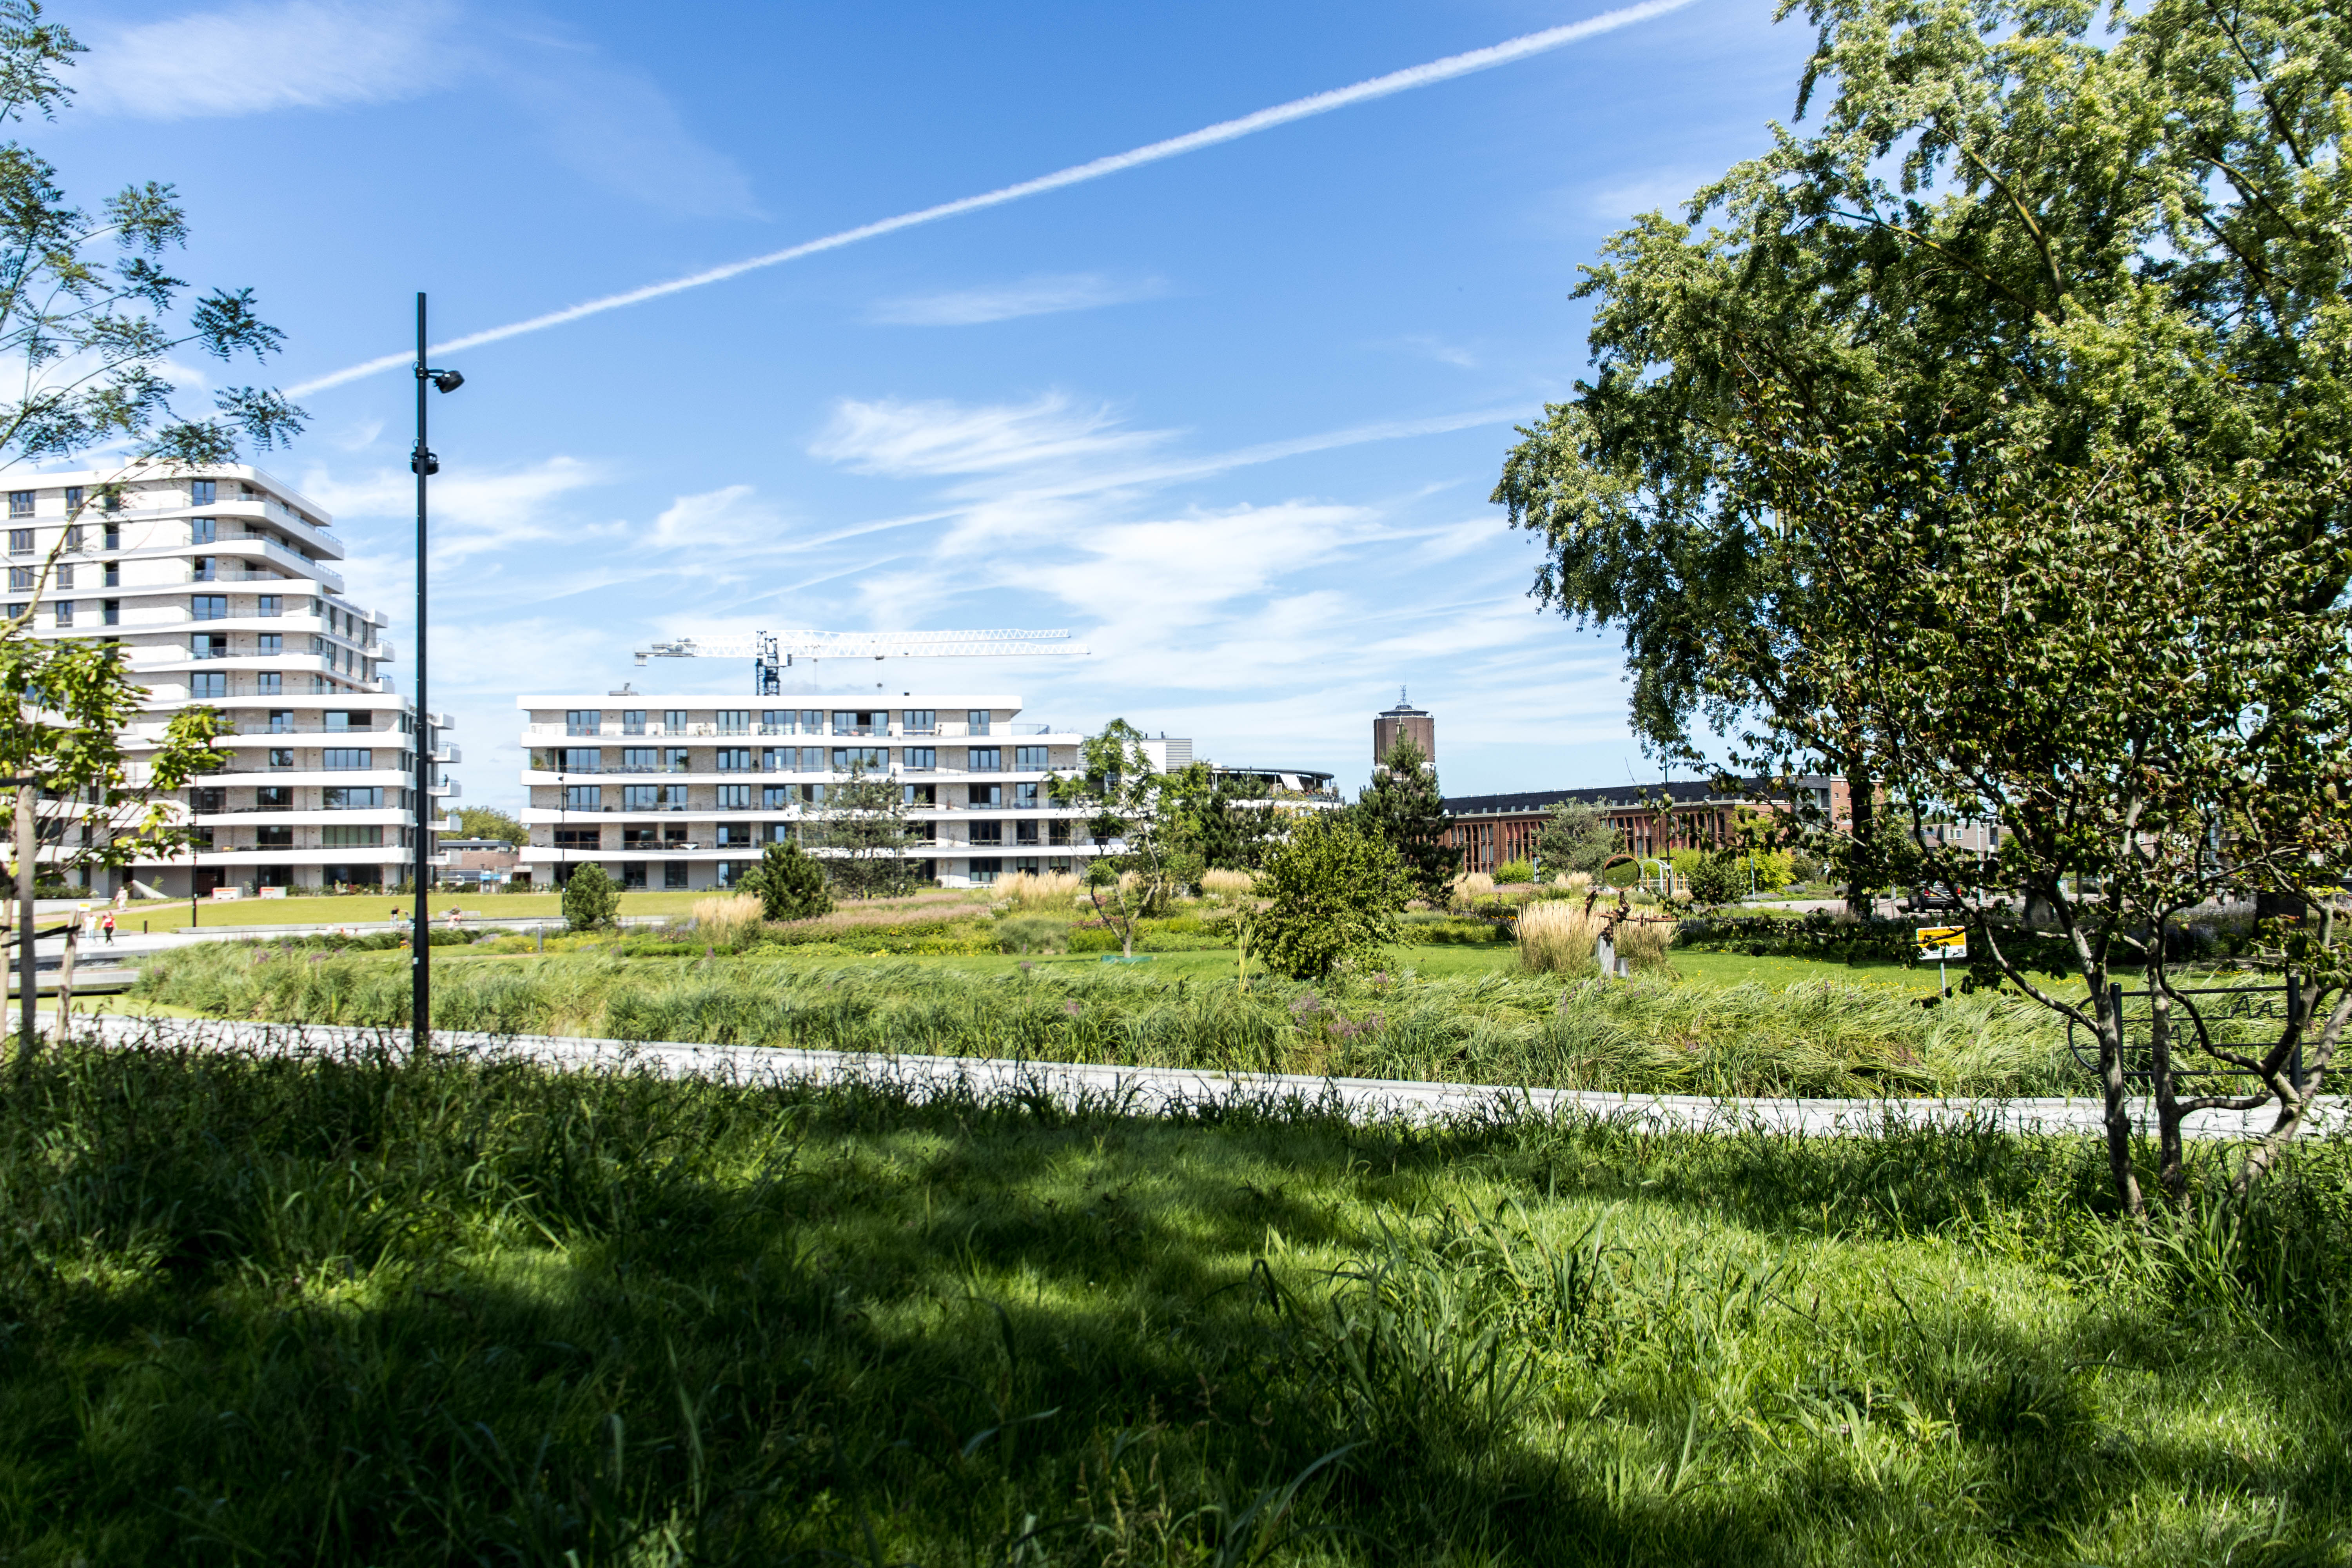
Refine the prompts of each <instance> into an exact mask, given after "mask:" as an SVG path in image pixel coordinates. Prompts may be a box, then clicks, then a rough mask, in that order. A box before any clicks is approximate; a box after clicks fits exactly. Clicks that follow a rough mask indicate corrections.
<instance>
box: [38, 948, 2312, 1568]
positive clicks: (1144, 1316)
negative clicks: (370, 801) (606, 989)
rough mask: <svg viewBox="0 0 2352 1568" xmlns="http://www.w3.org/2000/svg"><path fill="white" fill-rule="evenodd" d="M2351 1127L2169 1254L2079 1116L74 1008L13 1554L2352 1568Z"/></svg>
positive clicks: (41, 1131) (271, 1559)
mask: <svg viewBox="0 0 2352 1568" xmlns="http://www.w3.org/2000/svg"><path fill="white" fill-rule="evenodd" d="M1616 989H1617V991H1618V992H1619V993H1621V994H1622V993H1623V992H1625V991H1626V989H1627V988H1625V987H1622V986H1620V987H1618V988H1616ZM1088 1005H1091V1003H1089V1004H1088ZM2103 1163H2104V1154H2103V1152H2101V1151H2099V1150H2098V1149H2097V1148H2095V1146H2093V1144H2092V1143H2091V1142H2089V1141H2087V1140H2060V1139H2040V1140H2037V1139H2013V1138H2005V1137H2000V1136H1997V1135H1992V1134H1988V1133H1981V1132H1969V1131H1957V1132H1942V1133H1902V1134H1896V1135H1894V1136H1890V1137H1887V1138H1885V1139H1883V1140H1875V1141H1874V1140H1840V1141H1815V1140H1806V1139H1801V1138H1785V1137H1774V1136H1763V1135H1727V1136H1716V1137H1702V1136H1693V1135H1657V1134H1652V1133H1643V1132H1638V1131H1633V1130H1630V1129H1621V1128H1618V1127H1615V1126H1612V1125H1610V1124H1608V1123H1606V1122H1603V1121H1584V1120H1563V1121H1524V1120H1517V1119H1511V1118H1507V1117H1499V1116H1496V1117H1486V1118H1475V1119H1470V1118H1465V1119H1463V1120H1459V1121H1454V1122H1451V1123H1448V1124H1445V1125H1443V1126H1437V1127H1424V1128H1412V1127H1406V1126H1370V1127H1367V1126H1360V1125H1351V1124H1349V1123H1348V1122H1346V1121H1342V1120H1340V1119H1339V1118H1337V1117H1333V1116H1329V1115H1327V1114H1325V1113H1323V1112H1321V1111H1318V1110H1317V1109H1316V1108H1314V1107H1311V1106H1303V1105H1297V1104H1291V1105H1286V1106H1266V1105H1258V1104H1252V1103H1248V1102H1241V1101H1237V1102H1227V1103H1217V1104H1204V1105H1202V1106H1200V1107H1198V1108H1196V1109H1195V1110H1192V1112H1190V1113H1182V1114H1178V1115H1174V1116H1170V1117H1166V1118H1160V1119H1153V1120H1136V1119H1132V1118H1129V1117H1127V1116H1125V1115H1122V1114H1120V1113H1119V1112H1118V1109H1117V1108H1116V1107H1114V1106H1111V1105H1108V1104H1105V1103H1095V1104H1088V1105H1082V1106H1079V1107H1076V1108H1075V1109H1073V1108H1068V1107H1060V1106H1055V1105H1053V1104H1050V1103H1045V1102H1042V1101H1035V1100H1024V1099H1023V1098H1022V1097H1020V1096H1017V1095H1016V1096H1007V1097H1004V1098H1003V1099H999V1100H982V1099H979V1098H975V1097H971V1096H962V1097H950V1098H948V1099H946V1100H939V1101H935V1102H931V1103H925V1104H915V1103H911V1102H909V1101H908V1100H904V1099H902V1098H899V1097H898V1096H896V1095H894V1094H893V1093H892V1092H891V1091H889V1090H887V1089H884V1088H881V1087H877V1086H855V1085H852V1086H843V1087H836V1088H831V1089H813V1088H809V1087H806V1086H797V1085H776V1086H768V1087H761V1088H752V1087H748V1086H742V1085H735V1084H729V1083H724V1082H717V1081H711V1080H708V1079H688V1080H683V1081H680V1080H667V1079H659V1078H656V1077H654V1076H652V1075H650V1074H646V1073H635V1072H608V1073H597V1074H574V1075H558V1074H551V1073H547V1072H542V1071H539V1070H536V1069H532V1068H526V1067H521V1066H519V1065H516V1064H512V1063H507V1062H500V1061H497V1060H492V1059H480V1058H465V1057H451V1056H443V1057H436V1058H428V1059H425V1060H421V1061H404V1060H401V1059H398V1058H395V1057H394V1056H393V1055H392V1054H391V1053H389V1052H385V1053H381V1054H378V1053H368V1052H361V1053H356V1054H354V1055H353V1056H351V1057H349V1058H310V1059H291V1058H257V1057H253V1056H248V1055H240V1054H236V1053H233V1052H223V1053H212V1054H206V1053H201V1052H189V1051H178V1050H173V1049H168V1048H163V1047H152V1046H151V1047H131V1048H126V1049H118V1050H109V1051H104V1052H98V1051H89V1050H83V1049H79V1048H73V1047H68V1048H65V1049H61V1050H57V1051H53V1052H49V1053H46V1054H45V1055H44V1057H43V1058H41V1059H40V1060H39V1061H38V1062H37V1063H36V1064H35V1065H34V1068H33V1069H32V1070H31V1071H30V1072H29V1073H28V1074H27V1075H26V1077H25V1078H24V1079H21V1080H15V1081H13V1082H12V1092H11V1093H10V1094H8V1095H7V1096H5V1097H0V1204H5V1208H6V1213H7V1215H8V1222H9V1223H8V1226H7V1227H6V1229H5V1236H0V1302H5V1337H0V1346H4V1347H5V1354H0V1404H5V1409H6V1410H7V1412H8V1417H9V1418H8V1419H7V1420H6V1421H5V1422H0V1476H5V1478H6V1482H7V1484H6V1488H5V1492H0V1554H4V1555H5V1557H6V1558H7V1559H8V1560H9V1561H11V1562H23V1563H89V1564H92V1565H93V1568H114V1565H117V1564H147V1563H352V1564H359V1563H369V1564H382V1565H384V1568H407V1565H409V1564H426V1563H430V1564H436V1565H437V1564H446V1563H548V1564H563V1563H578V1564H588V1563H614V1564H622V1563H627V1564H656V1563H659V1564H680V1563H810V1564H820V1563H861V1564H873V1565H879V1564H886V1563H926V1564H929V1563H941V1564H958V1565H961V1564H999V1563H1002V1564H1013V1563H1024V1564H1037V1563H1086V1564H1097V1565H1114V1564H1116V1565H1134V1564H1147V1563H1148V1564H1171V1565H1172V1564H1198V1565H1202V1568H1207V1565H1210V1564H1233V1565H1235V1568H1239V1565H1241V1564H1265V1565H1268V1568H1290V1565H1305V1564H1314V1565H1317V1568H1357V1565H1359V1564H1360V1565H1364V1568H1371V1565H1374V1564H1379V1565H1383V1568H1385V1565H1388V1564H1395V1563H1482V1564H1496V1565H1519V1564H1526V1565H1530V1568H1534V1565H1543V1568H1552V1565H1565V1568H1584V1565H1586V1564H1595V1565H1597V1564H1603V1563H1607V1564H1622V1563H1676V1564H1679V1563H1755V1564H1758V1565H1759V1568H1768V1565H1769V1568H1816V1565H1818V1568H1850V1565H1853V1568H1858V1565H1860V1564H1864V1563H1895V1562H1900V1563H1918V1564H1926V1565H1932V1568H1996V1565H1999V1568H2007V1565H2009V1564H2015V1563H2033V1564H2051V1565H2053V1568H2054V1565H2055V1564H2059V1563H2083V1562H2097V1563H2131V1564H2135V1565H2146V1568H2157V1565H2169V1564H2174V1563H2266V1564H2273V1565H2274V1568H2284V1565H2285V1564H2290V1563H2295V1564H2319V1563H2340V1562H2342V1561H2343V1557H2344V1549H2345V1544H2346V1542H2347V1540H2352V1468H2347V1467H2346V1465H2345V1464H2344V1462H2343V1420H2344V1412H2345V1411H2346V1410H2347V1408H2352V1366H2347V1362H2346V1360H2345V1358H2344V1357H2343V1355H2342V1353H2341V1347H2342V1345H2343V1343H2344V1342H2345V1338H2346V1336H2347V1333H2352V1289H2347V1287H2346V1284H2345V1281H2347V1279H2352V1210H2347V1204H2346V1202H2345V1194H2346V1192H2347V1188H2352V1172H2347V1164H2352V1162H2348V1161H2347V1149H2346V1148H2345V1147H2344V1146H2343V1145H2341V1144H2336V1145H2329V1144H2311V1145H2306V1146H2305V1148H2304V1149H2303V1150H2302V1151H2301V1152H2299V1153H2298V1155H2297V1158H2296V1160H2295V1162H2294V1163H2293V1164H2292V1166H2291V1167H2290V1168H2289V1169H2288V1170H2287V1172H2286V1173H2284V1177H2283V1178H2282V1180H2280V1181H2279V1182H2278V1183H2277V1184H2274V1185H2273V1187H2271V1188H2266V1189H2265V1192H2264V1194H2263V1197H2262V1199H2261V1202H2262V1204H2263V1205H2264V1206H2263V1207H2262V1208H2261V1209H2260V1210H2259V1211H2258V1212H2257V1214H2256V1215H2255V1216H2254V1217H2256V1218H2258V1219H2259V1220H2260V1222H2261V1223H2259V1224H2244V1223H2241V1221H2242V1219H2243V1218H2244V1217H2246V1216H2245V1214H2244V1211H2240V1210H2235V1209H2233V1208H2231V1206H2230V1205H2228V1204H2226V1202H2224V1201H2221V1199H2220V1197H2219V1194H2218V1192H2217V1191H2216V1190H2214V1189H2215V1188H2217V1187H2218V1184H2213V1183H2211V1182H2210V1174H2211V1173H2210V1172H2208V1171H2207V1170H2206V1169H2204V1168H2202V1167H2200V1169H2199V1170H2198V1171H2197V1172H2196V1173H2195V1178H2196V1180H2197V1181H2198V1182H2199V1184H2200V1188H2201V1189H2203V1190H2204V1196H2205V1197H2206V1199H2207V1201H2206V1203H2205V1204H2203V1205H2200V1213H2201V1214H2207V1215H2217V1216H2218V1217H2217V1218H2215V1219H2213V1220H2211V1221H2210V1222H2207V1223H2203V1224H2191V1225H2186V1226H2175V1225H2167V1226H2159V1228H2158V1232H2157V1234H2156V1235H2155V1236H2153V1237H2151V1238H2149V1239H2147V1240H2145V1241H2143V1240H2141V1239H2139V1238H2138V1237H2137V1233H2135V1232H2131V1231H2129V1230H2126V1229H2125V1228H2123V1227H2121V1226H2117V1225H2116V1224H2115V1223H2114V1222H2113V1221H2112V1219H2111V1218H2109V1217H2108V1216H2107V1215H2106V1214H2105V1211H2104V1210H2103V1209H2102V1208H2101V1206H2100V1205H2101V1204H2102V1201H2103V1198H2102V1194H2103V1193H2104V1181H2103ZM2262 1237H2272V1238H2274V1239H2273V1240H2270V1241H2264V1240H2262V1239H2259V1238H2262Z"/></svg>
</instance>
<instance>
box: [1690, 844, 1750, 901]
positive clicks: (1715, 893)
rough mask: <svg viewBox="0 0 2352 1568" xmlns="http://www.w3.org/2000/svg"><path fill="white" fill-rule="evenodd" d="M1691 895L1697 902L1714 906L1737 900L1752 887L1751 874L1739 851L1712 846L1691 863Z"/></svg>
mask: <svg viewBox="0 0 2352 1568" xmlns="http://www.w3.org/2000/svg"><path fill="white" fill-rule="evenodd" d="M1685 874H1686V875H1687V876H1688V877H1689V878H1690V894H1691V899H1692V900H1693V901H1694V902H1696V903H1700V904H1706V905H1708V906H1714V905H1717V904H1728V903H1735V902H1737V901H1738V899H1739V896H1740V895H1741V894H1742V893H1745V892H1746V891H1747V890H1748V874H1747V872H1746V870H1745V869H1744V868H1742V866H1741V863H1740V859H1739V852H1738V851H1737V850H1727V849H1709V850H1707V851H1706V852H1705V853H1704V854H1702V855H1700V856H1699V857H1698V858H1697V859H1696V860H1694V861H1693V862H1691V868H1690V870H1689V871H1688V872H1687V873H1685Z"/></svg>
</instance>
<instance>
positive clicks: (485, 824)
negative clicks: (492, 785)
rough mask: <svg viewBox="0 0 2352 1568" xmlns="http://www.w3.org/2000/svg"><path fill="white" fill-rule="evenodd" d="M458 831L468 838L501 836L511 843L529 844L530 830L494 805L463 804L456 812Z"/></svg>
mask: <svg viewBox="0 0 2352 1568" xmlns="http://www.w3.org/2000/svg"><path fill="white" fill-rule="evenodd" d="M455 815H456V816H457V831H458V833H459V835H460V836H461V837H467V838H500V839H504V840H505V841H506V842H507V843H509V844H528V843H530V829H528V828H526V827H524V826H523V825H522V824H521V823H520V821H518V820H516V819H515V818H514V817H512V816H508V815H507V814H506V813H505V812H503V811H499V810H498V809H497V808H496V807H494V806H488V805H461V806H459V807H458V808H457V812H456V813H455Z"/></svg>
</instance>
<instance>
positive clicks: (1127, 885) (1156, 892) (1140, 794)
mask: <svg viewBox="0 0 2352 1568" xmlns="http://www.w3.org/2000/svg"><path fill="white" fill-rule="evenodd" d="M1047 794H1048V795H1050V796H1051V797H1052V799H1053V801H1054V804H1055V805H1062V806H1074V807H1076V808H1078V809H1080V810H1083V811H1084V812H1086V813H1087V819H1086V830H1087V836H1088V837H1090V838H1092V839H1093V840H1094V842H1095V843H1096V844H1097V845H1098V846H1100V848H1099V849H1098V850H1097V853H1096V854H1095V856H1094V857H1093V858H1091V859H1089V860H1088V861H1087V866H1086V878H1087V897H1088V898H1089V899H1090V900H1092V901H1093V903H1094V907H1095V913H1096V916H1097V918H1098V919H1100V920H1101V921H1104V923H1105V924H1107V925H1108V926H1109V927H1110V929H1111V930H1113V931H1117V932H1118V945H1119V951H1120V952H1122V953H1124V954H1126V955H1127V956H1129V957H1130V958H1131V957H1133V956H1134V955H1135V933H1136V922H1137V921H1140V920H1143V919H1144V918H1145V917H1147V916H1149V915H1150V914H1151V913H1152V912H1153V911H1154V910H1158V909H1159V908H1160V906H1161V905H1162V904H1164V903H1165V902H1166V901H1167V900H1169V899H1170V898H1171V897H1172V896H1173V894H1174V892H1175V883H1176V874H1177V872H1178V870H1179V869H1180V868H1195V869H1194V874H1195V875H1197V874H1198V871H1197V867H1198V865H1199V862H1198V861H1197V860H1195V859H1192V858H1189V857H1188V856H1187V854H1186V851H1185V846H1184V842H1183V838H1182V835H1181V832H1179V831H1177V830H1176V828H1175V824H1176V822H1177V820H1178V818H1179V811H1178V805H1177V802H1178V798H1179V792H1178V790H1177V788H1176V786H1175V782H1174V780H1173V779H1172V778H1171V775H1170V774H1167V773H1160V772H1158V771H1156V770H1155V769H1154V768H1153V767H1152V765H1151V753H1150V752H1148V751H1146V750H1145V749H1144V745H1143V731H1140V730H1139V729H1137V728H1136V727H1135V726H1134V725H1132V724H1130V723H1129V722H1128V721H1126V720H1124V719H1114V720H1112V721H1110V722H1109V723H1108V724H1106V725H1104V726H1103V728H1102V731H1101V732H1100V733H1099V734H1096V735H1090V736H1088V737H1087V739H1086V741H1085V742H1082V743H1081V744H1080V745H1079V747H1078V771H1077V772H1076V773H1065V774H1061V775H1059V776H1057V777H1055V778H1054V779H1053V780H1051V781H1050V782H1049V783H1048V784H1047Z"/></svg>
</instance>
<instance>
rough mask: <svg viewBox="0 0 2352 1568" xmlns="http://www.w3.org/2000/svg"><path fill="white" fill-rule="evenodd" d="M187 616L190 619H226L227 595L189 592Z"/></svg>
mask: <svg viewBox="0 0 2352 1568" xmlns="http://www.w3.org/2000/svg"><path fill="white" fill-rule="evenodd" d="M188 618H189V619H190V620H192V621H225V620H226V619H228V595H226V594H191V595H188Z"/></svg>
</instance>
